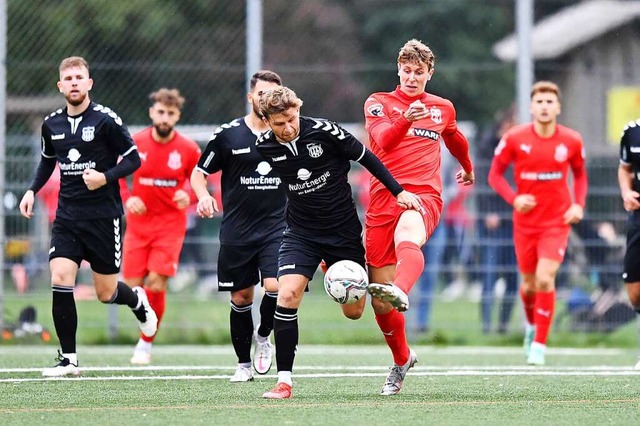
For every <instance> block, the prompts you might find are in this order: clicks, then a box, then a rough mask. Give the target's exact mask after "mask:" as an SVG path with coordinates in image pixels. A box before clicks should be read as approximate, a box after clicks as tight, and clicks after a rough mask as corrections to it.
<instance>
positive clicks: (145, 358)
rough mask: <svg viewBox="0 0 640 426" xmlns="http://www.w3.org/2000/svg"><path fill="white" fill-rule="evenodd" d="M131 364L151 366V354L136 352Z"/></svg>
mask: <svg viewBox="0 0 640 426" xmlns="http://www.w3.org/2000/svg"><path fill="white" fill-rule="evenodd" d="M129 362H130V363H131V364H133V365H149V364H151V353H149V352H142V351H134V352H133V356H132V357H131V359H130V360H129Z"/></svg>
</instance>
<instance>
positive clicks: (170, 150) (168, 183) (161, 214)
mask: <svg viewBox="0 0 640 426" xmlns="http://www.w3.org/2000/svg"><path fill="white" fill-rule="evenodd" d="M151 130H152V128H151V127H147V128H146V129H144V130H142V131H140V132H138V133H136V134H135V135H133V140H134V142H135V144H136V146H137V147H138V153H139V155H140V160H141V161H142V165H141V166H140V168H139V169H138V170H136V171H135V172H134V173H133V188H132V190H131V192H130V193H129V191H128V187H127V185H126V181H125V180H124V179H121V180H120V187H121V193H122V196H123V202H126V200H127V199H128V198H129V197H130V196H132V195H135V196H138V197H140V198H141V199H142V201H143V202H144V204H145V206H146V207H147V212H146V213H145V214H142V215H139V214H130V213H128V212H127V224H128V225H134V226H138V227H140V228H142V229H144V227H145V226H146V227H149V228H150V227H151V226H152V223H150V222H155V221H158V220H160V221H162V223H163V224H164V225H165V226H164V229H166V230H167V232H171V231H177V232H179V231H180V230H183V229H184V230H186V223H187V216H186V214H187V209H179V208H178V205H177V204H176V202H175V201H173V196H174V194H175V192H176V191H177V190H178V189H182V190H185V191H187V192H189V193H191V190H190V189H189V188H188V187H186V185H185V184H186V183H187V182H188V181H189V178H190V177H191V171H192V170H193V168H194V167H195V166H196V165H197V164H198V160H199V159H200V147H199V146H198V144H197V143H196V142H195V141H193V140H191V139H189V138H187V137H185V136H183V135H181V134H180V133H178V132H175V135H174V138H173V139H172V140H170V141H169V142H167V143H165V144H162V143H158V142H156V141H155V140H154V139H153V136H152V135H151ZM174 227H175V228H174ZM182 232H185V231H182Z"/></svg>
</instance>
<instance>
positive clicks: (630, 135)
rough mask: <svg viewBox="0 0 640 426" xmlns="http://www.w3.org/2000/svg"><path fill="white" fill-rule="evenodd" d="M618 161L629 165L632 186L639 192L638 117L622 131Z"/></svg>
mask: <svg viewBox="0 0 640 426" xmlns="http://www.w3.org/2000/svg"><path fill="white" fill-rule="evenodd" d="M620 163H622V164H625V165H628V166H631V170H632V172H633V184H632V188H633V190H634V191H637V192H640V119H638V120H636V121H631V122H629V123H628V124H627V125H626V126H625V127H624V130H623V131H622V137H621V138H620Z"/></svg>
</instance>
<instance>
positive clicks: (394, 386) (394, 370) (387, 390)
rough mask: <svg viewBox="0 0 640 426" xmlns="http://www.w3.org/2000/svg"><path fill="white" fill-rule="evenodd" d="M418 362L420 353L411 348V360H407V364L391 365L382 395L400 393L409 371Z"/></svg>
mask: <svg viewBox="0 0 640 426" xmlns="http://www.w3.org/2000/svg"><path fill="white" fill-rule="evenodd" d="M416 362H418V355H416V353H415V352H414V351H413V349H409V360H407V363H406V364H405V365H397V364H394V365H393V367H391V373H389V375H388V376H387V380H386V381H385V382H384V385H383V386H382V391H381V392H380V395H383V396H389V395H396V394H398V393H399V392H400V389H402V382H404V378H405V376H406V375H407V371H409V369H410V368H411V367H413V366H414V365H416Z"/></svg>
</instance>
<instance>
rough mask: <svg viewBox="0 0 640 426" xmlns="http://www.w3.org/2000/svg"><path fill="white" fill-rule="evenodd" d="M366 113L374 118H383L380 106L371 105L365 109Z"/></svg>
mask: <svg viewBox="0 0 640 426" xmlns="http://www.w3.org/2000/svg"><path fill="white" fill-rule="evenodd" d="M367 112H368V113H369V114H371V115H373V116H374V117H384V111H383V110H382V104H373V105H370V106H369V108H367Z"/></svg>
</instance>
